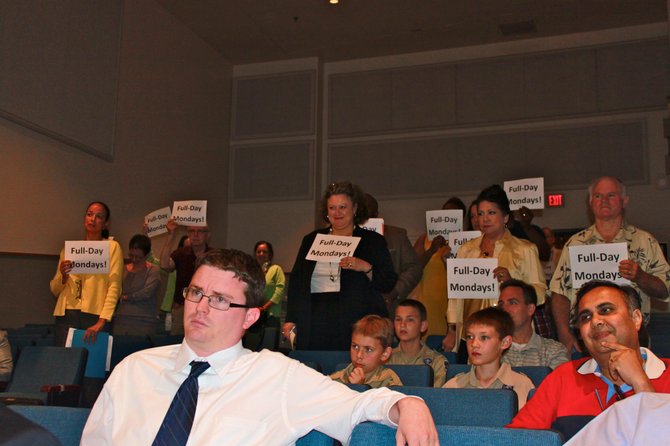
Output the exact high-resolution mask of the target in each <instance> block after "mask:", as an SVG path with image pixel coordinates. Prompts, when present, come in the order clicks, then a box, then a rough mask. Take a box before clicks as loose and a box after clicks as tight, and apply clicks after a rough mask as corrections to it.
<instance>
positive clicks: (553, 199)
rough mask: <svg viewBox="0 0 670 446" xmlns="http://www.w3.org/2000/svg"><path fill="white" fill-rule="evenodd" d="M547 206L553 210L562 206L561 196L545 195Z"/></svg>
mask: <svg viewBox="0 0 670 446" xmlns="http://www.w3.org/2000/svg"><path fill="white" fill-rule="evenodd" d="M547 205H548V206H549V207H550V208H555V207H559V206H563V194H550V195H547Z"/></svg>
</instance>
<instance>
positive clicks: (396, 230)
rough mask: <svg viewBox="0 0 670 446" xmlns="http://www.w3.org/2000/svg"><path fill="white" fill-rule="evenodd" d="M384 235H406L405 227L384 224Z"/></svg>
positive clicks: (399, 236) (390, 236) (388, 236)
mask: <svg viewBox="0 0 670 446" xmlns="http://www.w3.org/2000/svg"><path fill="white" fill-rule="evenodd" d="M384 237H386V238H395V237H398V238H402V237H407V229H405V228H401V227H399V226H392V225H387V224H384Z"/></svg>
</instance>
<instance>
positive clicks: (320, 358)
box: [288, 350, 351, 375]
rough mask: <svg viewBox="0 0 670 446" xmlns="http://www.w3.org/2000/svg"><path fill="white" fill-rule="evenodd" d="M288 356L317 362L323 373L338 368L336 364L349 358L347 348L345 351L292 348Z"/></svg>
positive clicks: (329, 372)
mask: <svg viewBox="0 0 670 446" xmlns="http://www.w3.org/2000/svg"><path fill="white" fill-rule="evenodd" d="M288 356H289V357H290V358H293V359H295V360H298V361H300V362H306V361H311V362H315V363H317V364H319V366H321V370H322V371H323V373H324V374H325V375H330V374H331V373H333V372H336V371H337V370H339V369H338V368H337V365H338V364H340V363H344V362H346V363H347V364H348V363H349V361H350V360H351V355H350V354H349V351H348V350H345V351H327V350H292V351H290V352H289V354H288Z"/></svg>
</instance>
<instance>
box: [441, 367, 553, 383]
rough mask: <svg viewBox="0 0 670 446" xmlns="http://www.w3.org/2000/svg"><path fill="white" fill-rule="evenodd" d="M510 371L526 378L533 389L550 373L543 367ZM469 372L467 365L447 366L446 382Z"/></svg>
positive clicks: (518, 368) (520, 368) (549, 370)
mask: <svg viewBox="0 0 670 446" xmlns="http://www.w3.org/2000/svg"><path fill="white" fill-rule="evenodd" d="M512 370H514V371H515V372H519V373H523V374H524V375H526V376H528V378H530V380H531V381H533V384H534V385H535V387H537V386H539V385H540V383H541V382H542V380H543V379H544V378H546V377H547V375H549V374H550V373H551V372H552V370H551V368H549V367H544V366H520V367H512ZM469 371H470V365H469V364H449V369H448V370H447V381H449V380H450V379H451V378H453V377H454V376H456V375H458V374H459V373H467V372H469Z"/></svg>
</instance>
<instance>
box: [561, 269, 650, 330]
mask: <svg viewBox="0 0 670 446" xmlns="http://www.w3.org/2000/svg"><path fill="white" fill-rule="evenodd" d="M596 288H610V289H612V290H615V291H616V292H618V293H619V295H620V296H621V297H622V298H623V300H624V302H626V306H627V307H628V313H629V314H630V315H631V316H632V315H633V311H635V310H639V309H640V308H641V300H640V295H639V294H638V292H637V291H636V290H635V288H633V287H631V286H627V285H618V284H616V283H614V282H610V281H607V280H591V281H589V282H586V283H585V284H584V285H582V287H581V288H580V289H579V291H577V299H576V300H575V305H574V307H573V308H572V324H573V325H576V324H575V323H576V322H577V319H576V318H577V313H578V311H579V303H580V302H581V301H582V298H583V297H584V296H585V295H586V294H587V293H589V292H591V291H593V290H594V289H596Z"/></svg>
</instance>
